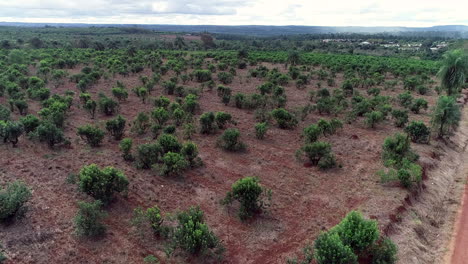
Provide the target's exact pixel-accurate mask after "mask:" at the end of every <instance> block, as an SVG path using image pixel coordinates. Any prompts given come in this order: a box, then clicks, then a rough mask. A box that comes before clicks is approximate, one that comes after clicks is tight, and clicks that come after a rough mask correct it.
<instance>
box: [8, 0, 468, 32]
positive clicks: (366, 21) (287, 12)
mask: <svg viewBox="0 0 468 264" xmlns="http://www.w3.org/2000/svg"><path fill="white" fill-rule="evenodd" d="M467 10H468V1H467V0H321V1H318V0H289V1H281V0H244V1H242V0H163V1H158V0H0V21H9V22H45V23H53V22H58V23H71V22H76V23H118V24H194V25H311V26H312V25H315V26H416V27H419V26H421V27H422V26H433V25H468V15H467Z"/></svg>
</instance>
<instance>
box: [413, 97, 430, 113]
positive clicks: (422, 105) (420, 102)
mask: <svg viewBox="0 0 468 264" xmlns="http://www.w3.org/2000/svg"><path fill="white" fill-rule="evenodd" d="M427 108H428V105H427V101H426V100H424V99H422V98H418V99H416V100H414V102H413V104H412V105H411V107H410V110H411V111H412V112H413V113H415V114H419V112H420V111H421V109H424V110H427Z"/></svg>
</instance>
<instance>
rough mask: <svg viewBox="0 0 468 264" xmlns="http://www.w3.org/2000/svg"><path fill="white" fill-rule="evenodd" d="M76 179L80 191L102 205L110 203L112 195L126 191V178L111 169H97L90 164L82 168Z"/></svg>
mask: <svg viewBox="0 0 468 264" xmlns="http://www.w3.org/2000/svg"><path fill="white" fill-rule="evenodd" d="M78 177H79V186H80V189H81V191H82V192H84V193H86V194H88V195H90V196H92V197H94V198H95V199H99V200H101V201H103V202H104V203H107V202H110V201H111V200H112V198H113V195H114V193H116V192H118V193H120V192H126V191H127V189H128V180H127V177H125V175H124V174H123V173H122V172H121V171H119V170H117V169H115V168H113V167H105V168H104V169H99V167H98V166H97V165H96V164H91V165H89V166H84V167H83V168H82V169H81V171H80V174H79V176H78Z"/></svg>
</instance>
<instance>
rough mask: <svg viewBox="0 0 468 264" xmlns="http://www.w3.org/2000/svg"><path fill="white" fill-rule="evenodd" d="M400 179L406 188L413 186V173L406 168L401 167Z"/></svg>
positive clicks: (398, 175)
mask: <svg viewBox="0 0 468 264" xmlns="http://www.w3.org/2000/svg"><path fill="white" fill-rule="evenodd" d="M397 177H398V180H400V183H401V185H403V187H405V188H410V187H411V174H410V173H409V172H408V171H407V170H405V169H399V170H398V172H397Z"/></svg>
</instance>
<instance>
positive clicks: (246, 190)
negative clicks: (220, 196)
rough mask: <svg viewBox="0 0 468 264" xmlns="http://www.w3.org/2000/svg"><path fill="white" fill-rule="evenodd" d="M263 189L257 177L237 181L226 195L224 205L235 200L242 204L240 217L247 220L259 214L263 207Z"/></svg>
mask: <svg viewBox="0 0 468 264" xmlns="http://www.w3.org/2000/svg"><path fill="white" fill-rule="evenodd" d="M263 191H264V190H263V188H262V186H260V184H259V180H258V178H256V177H245V178H242V179H239V180H237V181H236V182H235V183H234V184H233V185H232V188H231V191H230V192H228V193H227V194H226V197H225V198H224V200H223V203H224V204H231V203H232V202H233V200H237V201H239V203H240V208H239V217H240V218H241V219H245V218H248V217H251V216H253V215H254V214H255V213H257V212H258V211H259V210H260V209H261V208H262V205H263V202H262V201H261V197H260V195H261V194H262V193H263Z"/></svg>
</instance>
